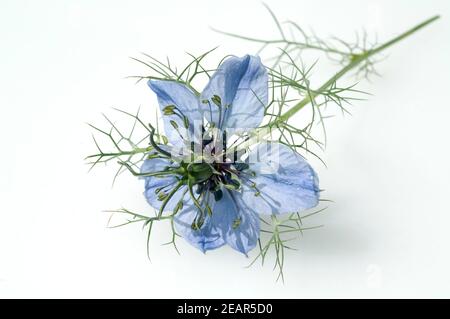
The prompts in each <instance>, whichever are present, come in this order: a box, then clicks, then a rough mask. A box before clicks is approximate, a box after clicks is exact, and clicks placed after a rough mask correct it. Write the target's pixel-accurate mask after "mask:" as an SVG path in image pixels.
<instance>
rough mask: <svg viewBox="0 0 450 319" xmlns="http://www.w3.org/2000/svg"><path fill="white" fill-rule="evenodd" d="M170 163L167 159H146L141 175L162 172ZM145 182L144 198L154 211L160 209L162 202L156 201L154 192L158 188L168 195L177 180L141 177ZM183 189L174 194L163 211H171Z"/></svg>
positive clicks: (171, 177)
mask: <svg viewBox="0 0 450 319" xmlns="http://www.w3.org/2000/svg"><path fill="white" fill-rule="evenodd" d="M171 165H172V162H170V161H169V160H167V159H162V158H152V159H146V160H145V161H144V163H143V164H142V166H141V173H151V172H158V171H163V170H164V169H166V168H167V167H169V166H171ZM143 179H144V180H145V191H144V196H145V198H146V199H147V202H148V203H149V204H150V206H152V207H153V208H155V209H160V208H161V205H162V203H163V202H162V201H160V200H158V194H156V190H157V189H158V188H164V191H165V193H169V192H170V191H171V190H172V189H173V187H175V185H176V184H177V183H178V180H177V179H176V178H175V177H174V176H172V175H171V176H167V177H155V176H148V177H143ZM184 189H185V188H184V187H181V188H180V189H179V190H178V192H176V193H175V194H174V196H173V197H172V198H171V199H170V200H169V201H168V203H167V205H166V207H165V209H164V211H172V210H173V209H174V208H175V206H176V205H177V203H178V201H179V200H180V199H181V196H182V194H183V192H184Z"/></svg>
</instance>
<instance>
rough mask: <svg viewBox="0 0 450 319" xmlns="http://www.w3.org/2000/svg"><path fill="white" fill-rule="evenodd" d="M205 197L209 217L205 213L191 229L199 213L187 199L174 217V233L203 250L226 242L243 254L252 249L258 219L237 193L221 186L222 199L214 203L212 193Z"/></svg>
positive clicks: (254, 243) (257, 235)
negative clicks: (200, 225) (210, 214)
mask: <svg viewBox="0 0 450 319" xmlns="http://www.w3.org/2000/svg"><path fill="white" fill-rule="evenodd" d="M208 197H209V198H208V201H207V202H208V203H209V206H210V208H211V210H212V212H213V213H212V216H209V215H206V217H205V221H204V223H203V225H202V227H201V228H200V229H198V230H195V229H192V227H191V225H192V223H193V221H194V220H195V218H196V217H197V214H199V212H198V209H197V208H196V207H195V206H194V205H193V204H192V201H191V200H190V199H189V200H188V201H187V203H186V205H185V206H184V207H183V209H182V211H180V212H179V213H178V214H177V215H176V216H175V219H174V220H175V225H176V229H177V232H178V233H179V234H180V235H182V236H183V237H184V238H185V239H186V240H187V241H188V242H189V243H191V244H192V245H193V246H195V247H197V248H199V249H200V250H202V251H203V252H206V251H207V250H212V249H215V248H218V247H221V246H223V245H224V244H225V243H226V244H228V245H230V246H231V247H232V248H233V249H235V250H237V251H240V252H242V253H244V254H247V253H248V252H249V251H250V250H251V249H253V248H255V246H256V244H257V241H258V238H259V218H258V216H257V215H256V214H255V213H254V212H253V211H252V210H249V209H246V208H248V207H244V206H243V202H242V199H241V198H240V196H239V194H238V193H236V192H233V193H232V192H230V191H228V190H225V189H224V190H223V197H222V199H221V200H219V201H217V202H216V201H215V200H214V197H213V196H212V195H211V194H209V196H208Z"/></svg>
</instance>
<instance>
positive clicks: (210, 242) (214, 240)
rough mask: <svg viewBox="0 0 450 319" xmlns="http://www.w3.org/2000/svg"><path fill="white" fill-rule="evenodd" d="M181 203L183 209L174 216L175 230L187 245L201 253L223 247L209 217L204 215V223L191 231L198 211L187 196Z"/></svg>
mask: <svg viewBox="0 0 450 319" xmlns="http://www.w3.org/2000/svg"><path fill="white" fill-rule="evenodd" d="M186 197H187V199H185V201H184V202H183V208H182V209H181V210H180V211H179V212H178V213H177V214H176V215H175V217H174V222H175V229H176V231H177V233H178V234H179V235H181V236H182V237H183V238H184V239H185V240H186V241H187V242H188V243H190V244H191V245H193V246H194V247H196V248H198V249H200V250H201V251H202V252H206V251H207V250H212V249H216V248H219V247H221V246H223V245H225V240H224V238H223V237H222V235H221V232H220V230H219V229H217V228H216V227H214V225H213V224H212V223H211V217H210V216H209V215H207V214H206V216H205V221H204V222H203V225H202V227H200V229H193V228H192V224H193V223H194V221H195V220H196V218H197V215H198V214H199V210H198V209H197V207H196V206H195V205H194V203H193V202H192V199H191V198H190V197H189V195H186Z"/></svg>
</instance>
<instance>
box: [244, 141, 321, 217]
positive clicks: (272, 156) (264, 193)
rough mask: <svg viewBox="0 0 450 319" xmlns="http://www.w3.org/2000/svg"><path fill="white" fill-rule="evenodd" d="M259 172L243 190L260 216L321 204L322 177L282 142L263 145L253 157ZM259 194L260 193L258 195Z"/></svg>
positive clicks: (253, 152) (260, 145)
mask: <svg viewBox="0 0 450 319" xmlns="http://www.w3.org/2000/svg"><path fill="white" fill-rule="evenodd" d="M248 162H249V165H250V170H251V171H253V172H255V173H256V176H255V177H253V178H251V179H250V180H251V182H253V183H254V185H255V186H256V187H252V185H251V182H250V183H245V185H244V186H243V188H242V198H243V200H244V201H245V202H246V203H247V204H248V205H249V206H251V207H253V208H254V210H255V211H257V212H258V213H259V214H283V213H293V212H299V211H303V210H306V209H309V208H312V207H314V206H316V205H317V204H318V202H319V192H320V190H319V185H318V183H319V182H318V178H317V175H316V173H315V172H314V170H313V169H312V167H311V166H310V165H309V164H308V163H307V162H306V160H305V159H304V158H303V157H302V156H300V155H299V154H297V153H295V152H294V151H292V150H291V149H290V148H288V147H287V146H285V145H282V144H278V143H270V144H269V143H263V144H259V145H258V146H257V147H256V148H255V149H254V150H252V152H251V153H250V154H249V159H248ZM258 192H259V194H258Z"/></svg>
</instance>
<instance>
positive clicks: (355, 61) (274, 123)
mask: <svg viewBox="0 0 450 319" xmlns="http://www.w3.org/2000/svg"><path fill="white" fill-rule="evenodd" d="M439 18H440V16H439V15H436V16H434V17H432V18H430V19H428V20H425V21H424V22H422V23H420V24H418V25H416V26H415V27H413V28H411V29H409V30H408V31H406V32H404V33H402V34H400V35H399V36H397V37H395V38H393V39H392V40H390V41H388V42H386V43H384V44H382V45H380V46H378V47H376V48H374V49H372V50H368V51H366V52H364V53H362V54H359V55H356V56H355V57H354V59H353V60H352V61H351V62H350V63H349V64H348V65H346V66H345V67H344V68H342V69H341V70H340V71H339V72H337V73H336V74H335V75H334V76H333V77H331V78H330V79H329V80H328V81H326V82H325V83H324V84H323V85H322V86H320V88H319V89H317V90H314V91H311V92H310V94H308V96H306V97H305V98H304V99H303V100H301V101H300V102H299V103H297V104H296V105H294V106H293V107H292V108H291V109H289V110H288V111H286V112H285V113H283V114H281V115H280V116H279V117H278V118H277V119H275V120H273V121H271V122H270V123H269V124H267V125H265V126H264V127H261V128H258V129H257V130H256V132H255V134H254V136H253V137H252V138H250V139H248V140H247V141H245V142H243V143H241V144H240V145H237V146H235V147H234V149H236V148H237V147H239V148H240V149H245V148H247V147H249V146H250V145H253V144H255V143H257V142H259V141H260V139H261V138H262V137H264V136H266V135H268V134H270V132H271V128H272V127H278V126H279V124H280V123H282V122H286V121H287V120H288V119H289V118H291V117H292V116H293V115H294V114H296V113H297V112H298V111H300V110H301V109H302V108H303V107H305V106H306V105H308V104H309V103H311V102H312V101H313V99H314V98H315V97H317V96H318V95H320V94H322V93H323V92H325V91H326V90H327V89H329V88H330V87H331V86H332V85H333V84H334V83H335V82H336V81H337V80H338V79H340V78H341V77H342V76H344V75H345V74H346V73H347V72H349V71H350V70H352V69H353V68H355V67H356V66H357V65H359V64H360V63H361V62H363V61H365V60H367V59H369V58H370V57H372V56H373V55H375V54H377V53H380V52H381V51H383V50H385V49H387V48H389V47H390V46H392V45H394V44H396V43H397V42H399V41H401V40H403V39H405V38H406V37H408V36H410V35H412V34H413V33H415V32H416V31H418V30H420V29H422V28H424V27H425V26H427V25H428V24H430V23H432V22H434V21H435V20H437V19H439ZM233 151H234V150H233Z"/></svg>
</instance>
